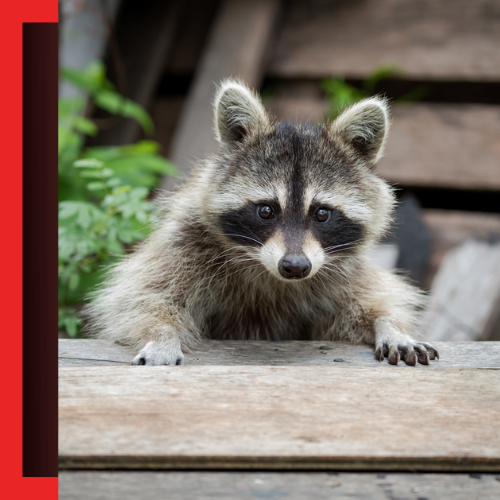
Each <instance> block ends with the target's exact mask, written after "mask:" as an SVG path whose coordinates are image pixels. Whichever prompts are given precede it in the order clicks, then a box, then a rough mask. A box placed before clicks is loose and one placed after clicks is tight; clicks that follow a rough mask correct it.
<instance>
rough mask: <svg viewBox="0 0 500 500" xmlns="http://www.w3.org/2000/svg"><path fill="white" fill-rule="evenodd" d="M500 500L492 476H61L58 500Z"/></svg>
mask: <svg viewBox="0 0 500 500" xmlns="http://www.w3.org/2000/svg"><path fill="white" fill-rule="evenodd" d="M499 497H500V476H495V475H493V474H473V475H472V477H471V476H470V475H469V474H411V473H408V474H403V473H392V474H375V473H364V474H363V473H346V472H343V473H342V472H341V473H331V472H330V473H325V472H308V473H297V472H295V473H286V472H279V473H278V472H215V471H212V472H84V471H81V472H66V471H62V472H61V473H60V474H59V498H60V500H136V499H137V498H140V499H141V500H163V499H164V498H168V499H169V500H186V499H189V500H209V499H210V500H213V499H219V500H235V499H238V500H255V498H264V499H279V498H282V499H285V500H326V499H331V498H335V499H348V498H349V499H351V498H354V499H356V498H358V499H359V498H363V499H365V500H387V499H388V498H394V499H395V498H398V499H399V498H400V499H403V498H407V499H420V500H422V499H423V498H427V499H429V500H431V499H432V500H440V499H445V498H448V499H451V498H453V500H470V499H471V498H479V499H483V500H486V499H493V498H499Z"/></svg>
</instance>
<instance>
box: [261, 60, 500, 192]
mask: <svg viewBox="0 0 500 500" xmlns="http://www.w3.org/2000/svg"><path fill="white" fill-rule="evenodd" d="M499 52H500V51H499ZM290 92H291V94H289V93H288V91H287V93H285V94H279V93H278V94H277V95H276V96H275V97H273V98H271V99H269V100H267V102H266V105H267V107H268V109H269V110H270V112H271V113H272V114H273V115H275V116H276V117H277V118H278V119H280V120H284V121H290V122H292V123H294V122H309V123H312V124H314V123H317V122H322V121H323V120H324V116H325V113H326V111H327V109H328V105H327V102H326V100H325V99H324V97H323V96H322V94H321V93H320V92H319V91H318V89H315V88H314V86H311V85H306V86H305V87H304V88H302V89H301V88H300V85H299V88H294V89H291V90H290ZM391 115H392V125H391V129H390V132H389V139H388V141H387V147H386V151H385V154H384V157H383V158H382V159H381V160H380V162H379V163H378V164H377V170H378V172H379V173H380V174H381V175H382V177H384V178H385V179H387V180H388V181H390V182H394V183H398V184H400V185H402V186H410V187H434V188H452V189H471V190H474V189H477V190H486V191H491V190H500V162H499V161H498V159H499V158H500V141H498V137H499V136H500V107H498V106H491V105H479V104H462V105H455V104H424V103H414V104H397V103H396V104H394V105H393V106H391Z"/></svg>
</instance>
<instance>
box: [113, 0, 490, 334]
mask: <svg viewBox="0 0 500 500" xmlns="http://www.w3.org/2000/svg"><path fill="white" fill-rule="evenodd" d="M148 5H149V4H148ZM128 8H129V12H128V14H127V13H126V9H125V11H124V12H122V14H121V17H120V19H121V21H119V23H118V27H117V35H118V39H119V40H120V39H123V43H122V44H121V45H122V48H123V55H124V57H123V59H124V64H125V67H126V72H127V74H128V75H130V78H129V80H130V81H129V87H130V88H129V90H130V93H129V96H130V97H132V98H135V99H137V100H139V101H140V102H141V103H142V104H143V105H145V106H148V107H149V108H150V110H151V112H152V115H153V117H154V120H155V122H156V125H157V132H156V139H157V140H159V142H161V143H162V144H163V145H164V149H165V152H166V154H168V156H169V157H170V158H171V159H172V160H173V161H174V163H176V164H177V166H179V167H180V168H181V170H182V171H183V173H184V174H185V175H188V174H189V171H190V169H191V166H192V164H193V162H195V161H196V160H197V159H198V158H202V157H205V156H207V155H208V154H210V153H212V152H213V151H215V150H216V148H217V145H216V143H215V140H214V137H213V130H212V112H211V105H210V102H211V99H212V96H213V93H214V90H215V84H216V83H217V82H218V81H220V80H221V79H223V78H226V77H229V76H233V77H234V76H236V77H241V78H242V79H244V80H246V81H247V82H248V83H249V84H251V85H253V86H255V87H256V88H259V87H261V85H262V83H263V81H264V80H266V81H270V82H271V83H272V89H273V92H272V95H271V97H270V98H267V99H266V100H265V105H266V106H267V108H268V109H269V111H270V112H271V113H272V114H274V115H275V116H277V117H278V118H279V119H281V120H286V121H291V122H295V121H300V122H303V121H306V122H310V123H313V124H314V123H317V122H321V121H323V119H324V117H325V115H326V112H327V111H328V103H327V101H326V99H325V95H324V92H323V90H322V87H321V79H323V78H327V77H344V78H348V79H349V78H350V79H354V80H356V81H358V82H360V81H362V80H363V79H365V78H366V77H367V76H369V75H370V74H371V73H372V72H373V70H374V69H376V68H377V67H380V66H393V67H397V68H398V69H399V70H400V71H401V75H402V78H404V79H406V80H407V81H414V82H420V83H423V84H425V83H428V84H432V83H436V82H437V83H439V84H440V85H441V86H442V87H443V88H446V85H447V84H449V85H456V84H459V83H460V82H467V84H473V83H474V82H476V83H483V84H488V85H493V84H494V83H495V82H500V52H499V51H498V50H497V45H498V43H496V42H495V41H498V40H500V16H499V15H498V14H499V12H500V11H499V8H500V6H499V4H498V2H495V1H493V0H478V1H477V2H466V1H465V0H460V1H459V2H458V3H457V2H452V3H450V2H448V1H446V0H436V1H434V2H425V3H423V4H422V2H420V1H417V0H410V1H407V0H382V1H375V0H362V1H359V2H341V1H338V0H311V1H309V2H303V1H300V0H292V1H291V2H286V3H280V2H278V1H276V0H259V1H256V2H243V1H240V0H219V1H217V0H210V1H205V2H204V1H201V0H191V2H185V3H182V4H179V2H177V1H176V0H171V1H169V2H153V3H152V4H151V6H150V7H147V8H146V7H144V6H142V7H140V6H139V7H138V6H135V7H134V9H135V10H133V11H130V7H128ZM122 10H123V9H122ZM120 37H121V38H120ZM393 83H394V82H393ZM396 83H397V82H396ZM180 87H182V88H180ZM450 88H451V87H450ZM454 88H455V87H454ZM464 100H467V97H466V98H464V99H462V101H464ZM469 101H470V102H468V103H467V102H465V103H464V102H461V103H458V102H425V101H421V102H415V103H411V104H408V103H405V104H402V103H397V102H396V103H394V104H393V106H392V121H393V123H392V129H391V134H390V138H389V141H388V144H387V149H386V154H385V157H384V158H383V159H382V160H381V161H380V162H379V164H378V165H377V169H378V172H379V173H380V174H381V175H382V176H383V177H384V178H386V179H387V180H388V181H390V182H391V183H393V184H395V185H396V186H397V187H398V188H400V189H403V190H404V191H405V192H406V193H408V192H409V193H412V192H414V193H416V195H417V198H418V197H419V196H420V197H422V196H423V195H425V194H426V193H431V192H432V193H434V195H433V198H432V199H433V201H432V202H431V203H430V204H427V206H424V207H423V209H422V210H421V213H420V215H419V219H420V220H421V221H422V224H424V225H425V226H426V227H427V230H428V234H429V239H430V250H429V251H428V250H427V247H426V245H427V246H428V243H426V238H425V237H423V238H421V239H420V242H417V240H416V239H415V240H414V241H413V243H412V241H411V238H408V235H406V236H405V239H406V241H405V243H404V244H403V242H402V241H386V242H385V243H386V245H385V246H383V247H381V248H379V249H378V250H377V251H376V255H375V256H374V258H375V259H376V260H377V259H378V262H380V263H381V264H382V265H383V266H385V267H388V268H391V267H403V268H404V269H405V270H406V271H407V272H409V274H410V276H411V277H412V278H413V279H414V280H415V281H416V282H417V283H419V284H420V285H421V286H423V287H424V288H425V289H428V290H431V292H430V293H431V295H433V294H437V295H442V293H444V292H439V291H438V290H442V287H443V286H444V285H443V284H442V283H443V282H444V281H446V280H447V279H448V278H446V277H445V276H446V274H447V273H444V271H442V272H441V273H440V277H439V283H441V285H439V286H438V284H437V282H436V283H433V281H434V278H435V276H436V273H438V270H439V267H440V265H441V262H442V261H443V259H444V260H445V261H446V262H448V264H447V266H448V269H453V268H454V267H455V266H456V265H455V264H449V262H452V263H453V262H454V257H453V256H451V257H449V258H448V257H447V256H446V255H447V253H448V252H450V251H453V249H454V248H456V247H458V246H459V245H461V244H464V243H465V242H466V241H467V240H470V239H471V238H476V239H477V238H479V239H482V240H485V239H488V238H490V239H491V238H494V235H495V234H500V203H498V207H495V206H493V205H494V203H495V202H494V200H495V194H497V193H499V199H500V141H498V140H497V138H498V137H499V136H500V108H499V107H498V105H496V104H493V102H492V103H490V104H488V101H487V99H486V101H485V102H484V103H483V104H478V102H479V101H480V99H477V98H476V97H475V96H471V97H470V99H469ZM495 102H496V101H495ZM120 127H121V128H119V129H116V130H113V131H110V132H109V137H112V136H114V137H115V139H117V140H115V142H117V141H118V142H119V141H125V140H127V141H129V140H134V138H136V137H137V134H138V130H137V128H134V126H133V124H131V123H128V124H127V123H123V124H121V126H120ZM109 137H108V138H109ZM176 183H177V182H176V181H175V180H174V179H172V178H166V179H165V180H164V182H163V185H162V187H163V188H165V189H172V188H173V187H174V186H175V185H176ZM461 193H463V194H464V195H463V196H466V195H467V196H469V195H471V196H472V195H474V196H472V197H471V196H469V198H470V199H471V200H478V199H480V198H481V195H482V194H484V197H485V199H488V200H490V202H489V205H488V204H484V203H483V204H482V205H481V204H477V206H476V205H474V202H471V203H470V204H469V206H467V207H466V208H467V210H468V211H464V210H463V208H464V207H463V204H462V206H460V207H458V206H456V200H457V199H460V197H461V196H462V195H461ZM424 198H425V197H424ZM469 198H468V199H469ZM464 199H465V198H464ZM450 200H451V201H450ZM492 200H493V201H492ZM486 205H488V206H487V207H486V208H487V209H488V210H490V211H492V213H481V212H480V210H481V207H483V208H484V206H486ZM457 208H461V209H462V210H460V211H458V210H456V209H457ZM399 224H400V226H401V225H403V226H404V227H407V228H409V227H413V226H411V225H409V223H408V221H407V220H405V219H404V218H403V219H401V220H400V221H399ZM415 227H417V226H415ZM407 232H408V231H407ZM395 244H396V245H398V246H396V247H395V246H394V245H395ZM412 244H413V247H414V251H413V256H412V255H410V254H409V253H408V251H407V250H405V248H406V249H408V248H411V246H412ZM419 245H423V246H419ZM471 245H473V244H472V243H469V244H468V248H469V247H471ZM466 246H467V245H466ZM476 246H477V245H476ZM477 248H479V247H477ZM415 249H416V250H415ZM490 250H491V252H493V253H495V252H497V251H498V250H497V248H496V247H495V246H494V245H493V246H492V247H491V248H490ZM418 252H420V261H419V262H418V263H416V262H414V263H413V264H412V262H411V259H412V258H413V259H416V258H417V257H416V255H417V254H418ZM427 254H429V255H427ZM455 260H456V259H455ZM494 260H495V259H494V258H493V260H492V261H491V262H493V261H494ZM491 265H493V264H491ZM417 268H418V269H417ZM422 269H424V270H423V271H422ZM449 272H451V271H449ZM482 272H483V273H485V274H486V275H487V274H488V273H489V274H492V273H493V272H494V270H493V269H489V270H487V269H486V268H485V269H483V271H482ZM443 273H444V274H443ZM436 279H437V278H436ZM477 279H478V280H479V281H481V278H479V277H478V278H477ZM443 280H444V281H443ZM463 280H464V282H466V281H467V278H465V277H464V278H463ZM492 286H493V285H492ZM471 293H472V292H471ZM478 297H479V295H478ZM449 300H451V299H449ZM471 300H472V299H471ZM477 300H482V299H479V298H478V299H477ZM491 302H492V304H493V302H494V299H491ZM457 307H458V310H460V309H461V308H460V307H459V306H457ZM478 308H479V305H478V306H477V307H476V309H478ZM488 310H490V312H491V314H490V316H491V317H490V318H489V319H488V321H486V322H482V323H481V325H483V326H478V325H476V326H475V327H474V328H473V331H474V332H476V333H475V334H474V338H482V339H484V338H487V336H488V335H490V336H491V335H494V333H493V332H494V331H497V329H498V328H497V327H496V326H491V325H490V324H491V322H492V321H493V322H495V321H496V320H495V321H494V320H493V319H492V318H493V317H494V316H495V314H496V313H495V312H494V311H495V310H496V306H494V305H491V307H489V308H488ZM433 314H435V310H434V313H433ZM428 317H429V318H430V317H431V313H430V312H429V315H428ZM469 320H470V318H469V319H467V321H469ZM467 321H465V322H466V323H467ZM437 323H439V321H438V320H436V324H437ZM486 325H490V326H488V327H487V330H484V328H486ZM471 331H472V330H471ZM488 332H489V333H488ZM433 335H434V334H433ZM436 335H437V334H436ZM450 335H451V334H450ZM436 338H442V337H441V336H439V335H438V336H437V337H436ZM449 338H451V337H449ZM467 338H472V336H468V337H467Z"/></svg>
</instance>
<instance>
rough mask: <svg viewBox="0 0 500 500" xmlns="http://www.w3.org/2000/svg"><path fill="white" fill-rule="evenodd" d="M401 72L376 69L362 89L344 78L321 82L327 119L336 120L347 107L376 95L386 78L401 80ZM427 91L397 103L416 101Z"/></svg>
mask: <svg viewBox="0 0 500 500" xmlns="http://www.w3.org/2000/svg"><path fill="white" fill-rule="evenodd" d="M401 76H402V75H401V71H400V70H399V69H398V68H396V67H394V66H380V67H378V68H376V69H375V70H374V71H373V72H372V73H371V74H370V75H369V76H368V77H367V78H366V79H365V80H364V81H363V85H362V87H361V88H357V87H354V86H353V85H350V84H348V83H346V82H345V80H344V79H343V78H326V79H324V80H322V81H321V86H322V88H323V90H324V91H325V94H326V97H327V99H328V101H329V104H330V106H329V109H328V112H327V116H326V119H327V120H328V121H331V120H334V119H335V118H336V117H337V116H338V115H339V113H340V112H341V111H342V110H343V109H344V108H346V107H348V106H351V105H352V104H355V103H357V102H358V101H361V99H365V98H366V97H370V96H372V95H374V94H375V87H376V85H377V83H378V82H379V81H380V80H383V79H385V78H389V77H391V78H401ZM425 92H426V89H425V88H423V87H418V88H416V89H414V90H413V91H411V92H408V93H407V94H405V95H403V96H401V97H399V98H398V99H396V100H397V101H410V102H411V101H416V100H419V99H421V98H422V97H423V95H424V94H425Z"/></svg>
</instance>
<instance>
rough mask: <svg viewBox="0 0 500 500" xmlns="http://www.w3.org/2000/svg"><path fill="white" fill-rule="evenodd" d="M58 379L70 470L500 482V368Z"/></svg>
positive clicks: (70, 372)
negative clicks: (339, 473)
mask: <svg viewBox="0 0 500 500" xmlns="http://www.w3.org/2000/svg"><path fill="white" fill-rule="evenodd" d="M142 368H143V369H139V370H138V369H137V368H136V367H128V366H117V367H98V368H97V367H94V368H93V367H89V368H60V370H59V464H60V467H61V468H62V469H70V468H78V469H82V468H97V469H106V468H121V469H129V468H143V469H149V468H155V469H193V468H194V469H225V468H231V469H256V468H257V469H317V470H320V469H332V468H333V469H339V470H346V469H348V470H392V471H398V470H413V471H426V472H430V471H484V472H487V471H489V472H500V432H499V428H498V421H499V419H500V405H499V404H498V401H499V400H500V370H498V369H497V370H495V369H486V370H484V369H453V368H450V369H448V370H440V371H434V372H432V371H428V370H427V371H426V370H418V369H417V370H402V369H399V368H397V367H393V369H392V370H380V369H373V368H359V367H358V368H351V367H346V368H343V369H337V370H332V369H331V368H329V367H319V366H314V367H308V366H300V367H299V366H284V367H267V366H244V367H243V366H237V367H232V366H203V367H197V366H183V367H155V366H153V367H142Z"/></svg>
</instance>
